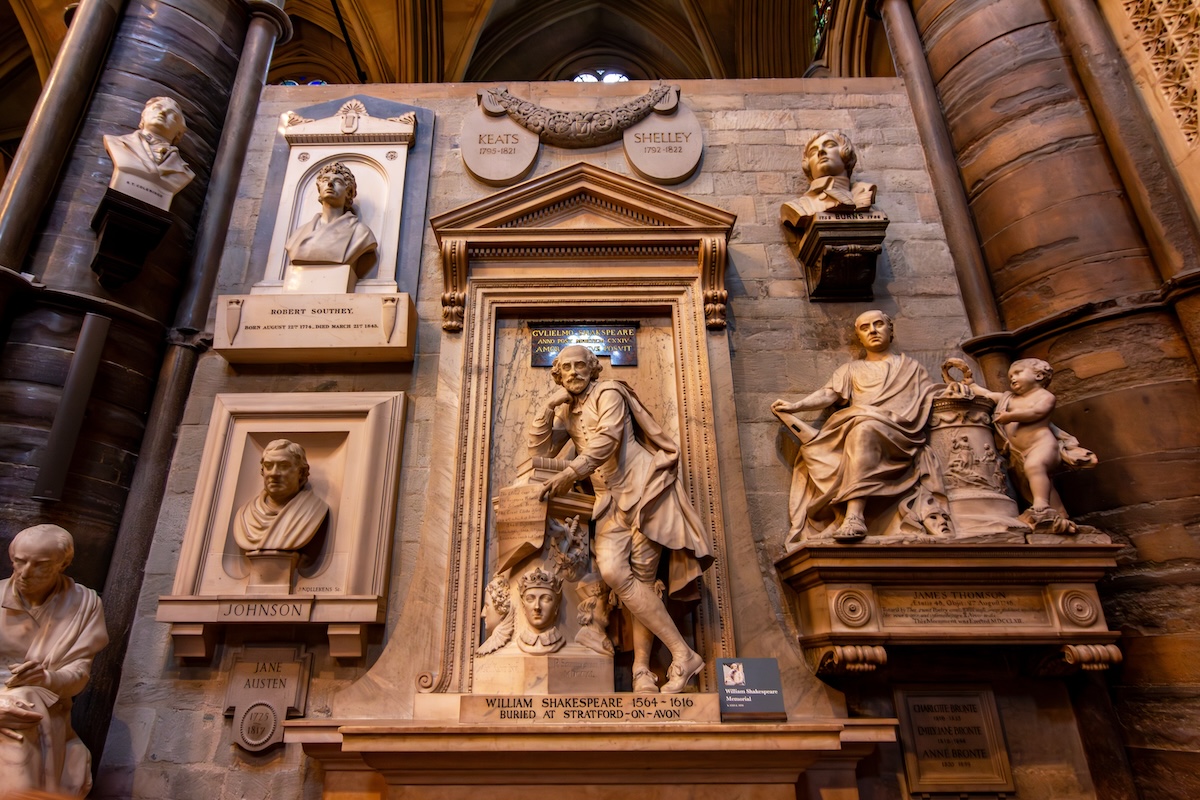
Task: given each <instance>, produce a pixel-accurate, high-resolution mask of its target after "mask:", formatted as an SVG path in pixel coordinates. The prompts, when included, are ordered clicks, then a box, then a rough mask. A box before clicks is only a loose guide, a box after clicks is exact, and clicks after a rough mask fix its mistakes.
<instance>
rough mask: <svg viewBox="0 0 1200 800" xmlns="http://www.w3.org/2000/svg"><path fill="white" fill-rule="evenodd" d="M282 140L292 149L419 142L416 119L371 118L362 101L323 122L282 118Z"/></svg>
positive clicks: (351, 102)
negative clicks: (324, 145) (328, 145)
mask: <svg viewBox="0 0 1200 800" xmlns="http://www.w3.org/2000/svg"><path fill="white" fill-rule="evenodd" d="M282 130H283V137H284V138H285V139H286V140H287V142H288V144H290V145H300V144H401V145H404V146H405V147H411V146H412V143H413V140H414V139H415V138H416V130H417V115H416V114H415V113H413V112H411V111H410V112H408V113H407V114H401V115H400V116H398V117H388V118H387V119H380V118H378V117H372V116H371V115H370V114H369V113H368V112H367V107H366V106H365V105H363V103H362V101H361V100H357V99H352V100H348V101H347V102H346V103H345V104H344V105H342V107H341V108H340V109H338V112H337V113H336V114H334V115H333V116H331V117H325V118H324V119H317V120H313V119H306V118H305V117H302V116H300V115H299V114H297V113H296V112H294V111H289V112H287V113H286V114H284V115H283V119H282Z"/></svg>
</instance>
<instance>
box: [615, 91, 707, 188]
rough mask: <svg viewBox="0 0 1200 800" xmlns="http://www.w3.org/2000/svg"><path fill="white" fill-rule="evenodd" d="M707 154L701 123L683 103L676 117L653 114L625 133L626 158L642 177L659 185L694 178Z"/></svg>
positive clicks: (677, 107)
mask: <svg viewBox="0 0 1200 800" xmlns="http://www.w3.org/2000/svg"><path fill="white" fill-rule="evenodd" d="M703 152H704V141H703V136H702V134H701V132H700V122H699V120H697V119H696V115H695V114H693V113H692V110H691V109H690V108H688V107H687V106H685V105H684V104H683V103H680V104H679V105H678V106H676V110H675V113H673V114H669V115H668V114H658V113H654V114H650V115H649V116H647V117H646V118H645V119H644V120H642V121H641V122H639V123H638V124H637V125H634V126H633V127H631V128H627V129H626V130H625V157H626V158H628V159H629V165H630V166H631V167H633V169H634V171H635V172H637V174H638V175H641V176H642V177H643V178H645V179H646V180H649V181H654V182H655V183H665V184H671V183H679V182H680V181H684V180H687V179H688V178H689V177H691V175H692V173H693V172H695V171H696V167H698V166H699V165H700V155H701V154H702V153H703Z"/></svg>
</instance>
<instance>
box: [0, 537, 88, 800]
mask: <svg viewBox="0 0 1200 800" xmlns="http://www.w3.org/2000/svg"><path fill="white" fill-rule="evenodd" d="M8 555H9V558H10V559H11V560H12V564H13V573H12V576H11V577H9V578H5V579H4V580H2V581H0V604H2V605H3V607H4V613H3V614H0V678H2V679H3V681H4V687H3V688H2V689H0V776H2V777H3V781H2V782H3V784H4V788H5V790H6V791H14V790H22V789H33V790H45V791H48V792H57V793H60V794H62V795H67V796H72V797H83V796H84V795H86V794H87V793H88V790H89V789H90V788H91V785H92V771H91V754H90V753H89V752H88V749H87V747H85V746H84V744H83V742H81V741H80V740H79V737H77V736H76V735H75V731H74V730H73V729H72V728H71V701H72V698H74V697H75V696H76V695H77V694H79V693H80V692H82V691H83V688H84V686H85V685H86V684H87V682H88V678H89V677H90V675H91V669H92V659H93V658H94V657H95V656H96V653H98V652H100V650H101V648H103V647H104V646H105V645H106V644H108V633H107V631H106V630H105V627H104V611H103V609H102V608H101V605H100V598H99V597H98V596H97V595H96V593H95V592H93V591H92V590H91V589H88V588H86V587H83V586H80V585H79V584H77V583H75V581H73V580H71V579H70V578H68V577H66V576H65V575H63V571H64V570H66V568H67V567H68V566H70V564H71V560H72V558H73V557H74V555H75V543H74V541H73V540H72V538H71V534H70V533H68V532H67V531H66V530H64V529H63V528H60V527H59V526H57V525H35V526H33V527H32V528H26V529H25V530H23V531H21V532H20V533H18V534H17V535H16V536H15V537H13V540H12V543H11V544H10V545H9V547H8ZM56 796H58V795H56Z"/></svg>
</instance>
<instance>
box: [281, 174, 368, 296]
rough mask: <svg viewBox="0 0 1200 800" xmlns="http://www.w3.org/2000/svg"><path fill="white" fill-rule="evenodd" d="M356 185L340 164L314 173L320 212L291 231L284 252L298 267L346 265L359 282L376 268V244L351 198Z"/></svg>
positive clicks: (354, 195)
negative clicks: (372, 268) (359, 279)
mask: <svg viewBox="0 0 1200 800" xmlns="http://www.w3.org/2000/svg"><path fill="white" fill-rule="evenodd" d="M357 195H358V182H357V181H356V180H355V178H354V173H353V172H351V171H350V168H349V167H347V166H346V165H345V164H343V163H342V162H340V161H338V162H335V163H333V164H326V165H325V166H324V167H321V169H320V171H319V172H317V197H318V199H319V200H320V202H321V210H320V211H319V212H318V213H317V214H315V215H314V216H313V217H312V219H310V220H309V221H308V222H305V223H302V224H300V225H299V226H297V227H296V229H295V230H294V231H292V234H291V236H289V237H288V240H287V243H286V244H285V245H284V249H285V250H287V254H288V260H290V261H291V263H293V264H296V265H298V266H321V265H339V264H347V265H349V266H350V267H351V268H352V269H353V270H354V273H355V275H357V276H358V277H359V278H361V277H363V276H365V275H366V274H367V273H368V272H369V271H370V270H371V267H373V266H374V265H375V261H376V257H377V251H378V249H379V243H378V242H377V241H376V239H375V234H373V233H372V232H371V229H370V228H369V227H368V226H367V224H366V223H365V222H363V221H362V220H361V219H359V218H358V214H357V213H356V211H355V209H354V198H355V197H356V196H357Z"/></svg>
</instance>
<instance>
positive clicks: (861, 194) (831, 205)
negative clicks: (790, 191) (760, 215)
mask: <svg viewBox="0 0 1200 800" xmlns="http://www.w3.org/2000/svg"><path fill="white" fill-rule="evenodd" d="M857 163H858V155H857V154H856V153H855V152H854V145H853V144H852V143H851V142H850V140H849V139H847V138H846V137H845V136H843V135H842V134H840V133H837V132H836V131H824V132H822V133H818V134H817V135H816V136H814V137H812V138H811V139H809V140H808V144H806V145H805V146H804V158H803V160H802V161H801V169H802V170H803V171H804V177H806V178H808V180H809V187H808V191H806V192H805V193H804V194H803V195H801V196H800V197H798V198H796V199H795V200H790V201H788V202H786V203H784V204H783V206H782V207H781V208H780V210H779V216H780V219H781V220H782V221H784V222H786V223H788V224H789V225H798V224H800V222H801V221H803V220H805V219H807V218H810V217H815V216H816V215H817V214H819V213H821V212H822V211H841V212H846V211H862V210H865V209H868V208H870V207H871V204H872V203H874V202H875V184H873V183H851V176H852V175H853V174H854V167H855V165H856V164H857Z"/></svg>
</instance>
